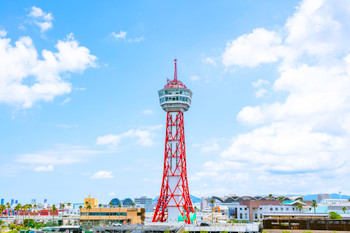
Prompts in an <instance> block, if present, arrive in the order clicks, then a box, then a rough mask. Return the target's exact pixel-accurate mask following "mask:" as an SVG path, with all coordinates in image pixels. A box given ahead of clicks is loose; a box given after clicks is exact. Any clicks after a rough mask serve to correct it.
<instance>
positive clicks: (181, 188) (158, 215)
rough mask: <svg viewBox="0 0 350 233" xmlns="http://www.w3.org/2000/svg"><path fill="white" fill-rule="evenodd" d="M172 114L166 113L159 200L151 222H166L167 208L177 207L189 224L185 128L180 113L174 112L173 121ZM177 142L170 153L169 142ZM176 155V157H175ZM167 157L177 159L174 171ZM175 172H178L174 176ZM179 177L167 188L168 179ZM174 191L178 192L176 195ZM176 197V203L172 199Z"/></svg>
mask: <svg viewBox="0 0 350 233" xmlns="http://www.w3.org/2000/svg"><path fill="white" fill-rule="evenodd" d="M171 113H172V112H167V124H166V137H165V152H164V170H163V181H162V188H161V191H160V196H159V200H158V203H157V207H156V210H155V212H154V215H153V220H152V222H165V221H167V217H168V216H167V207H177V208H178V209H179V211H180V214H181V215H182V217H183V219H184V221H185V222H186V223H187V224H190V223H191V218H190V213H194V209H193V207H192V201H191V198H190V193H189V189H188V182H187V168H186V147H185V127H184V117H183V112H182V111H176V118H175V120H174V121H173V119H172V117H171ZM174 126H175V127H176V128H177V130H176V133H175V134H172V133H171V127H174ZM171 141H179V143H178V145H177V148H176V150H175V151H174V153H172V151H171V148H170V144H169V142H171ZM176 152H178V153H176ZM176 155H177V156H176ZM169 157H179V160H178V163H177V164H176V168H175V169H174V171H172V170H171V168H170V164H169V160H168V158H169ZM176 171H179V173H178V174H180V175H175V173H176ZM171 176H180V179H179V181H178V183H177V185H176V187H175V188H173V190H172V189H171V187H169V177H171ZM176 191H178V194H175V193H177V192H176ZM176 196H178V197H179V198H178V201H176V199H175V198H174V197H176ZM171 200H173V201H174V203H175V205H170V204H169V202H170V201H171Z"/></svg>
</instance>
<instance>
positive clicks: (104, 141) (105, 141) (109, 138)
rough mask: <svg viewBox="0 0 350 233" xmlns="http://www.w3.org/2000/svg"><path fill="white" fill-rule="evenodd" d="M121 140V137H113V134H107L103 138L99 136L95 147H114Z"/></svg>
mask: <svg viewBox="0 0 350 233" xmlns="http://www.w3.org/2000/svg"><path fill="white" fill-rule="evenodd" d="M121 139H122V137H121V136H119V135H115V134H108V135H105V136H101V137H98V138H97V141H96V144H97V145H113V146H116V145H118V144H119V142H120V140H121Z"/></svg>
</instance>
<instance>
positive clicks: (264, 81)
mask: <svg viewBox="0 0 350 233" xmlns="http://www.w3.org/2000/svg"><path fill="white" fill-rule="evenodd" d="M268 84H270V82H269V81H267V80H264V79H259V80H258V81H256V82H252V86H253V87H261V86H264V85H268Z"/></svg>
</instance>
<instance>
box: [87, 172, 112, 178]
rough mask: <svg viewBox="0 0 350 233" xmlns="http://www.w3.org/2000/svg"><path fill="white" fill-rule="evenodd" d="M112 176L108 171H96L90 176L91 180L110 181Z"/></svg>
mask: <svg viewBox="0 0 350 233" xmlns="http://www.w3.org/2000/svg"><path fill="white" fill-rule="evenodd" d="M112 178H114V176H113V175H112V172H110V171H98V172H96V173H95V174H93V175H92V176H91V179H112Z"/></svg>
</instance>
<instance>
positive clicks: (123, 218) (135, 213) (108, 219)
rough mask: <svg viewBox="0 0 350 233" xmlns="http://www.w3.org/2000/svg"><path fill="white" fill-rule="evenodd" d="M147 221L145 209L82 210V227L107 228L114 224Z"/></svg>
mask: <svg viewBox="0 0 350 233" xmlns="http://www.w3.org/2000/svg"><path fill="white" fill-rule="evenodd" d="M144 220H145V209H144V208H125V207H116V208H114V207H113V208H112V207H111V208H91V209H87V208H81V212H80V223H81V224H82V225H86V224H88V225H94V226H106V225H111V224H112V223H122V224H141V223H143V222H144Z"/></svg>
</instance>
